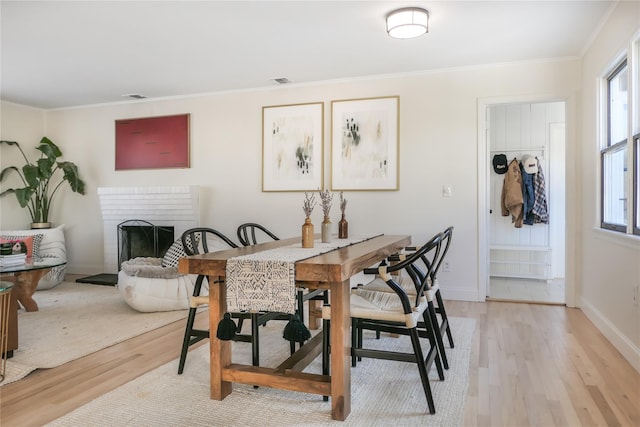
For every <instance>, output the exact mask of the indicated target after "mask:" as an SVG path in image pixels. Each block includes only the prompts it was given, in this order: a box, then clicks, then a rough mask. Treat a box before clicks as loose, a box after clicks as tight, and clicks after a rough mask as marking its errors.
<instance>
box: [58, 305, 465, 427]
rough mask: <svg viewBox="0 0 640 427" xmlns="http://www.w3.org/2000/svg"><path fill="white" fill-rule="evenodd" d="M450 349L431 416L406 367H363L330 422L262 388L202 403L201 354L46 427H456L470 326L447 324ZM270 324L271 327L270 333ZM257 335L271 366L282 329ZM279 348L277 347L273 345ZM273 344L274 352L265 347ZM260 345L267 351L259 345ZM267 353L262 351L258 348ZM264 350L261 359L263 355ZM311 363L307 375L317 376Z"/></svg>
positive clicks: (239, 355) (326, 409) (326, 414)
mask: <svg viewBox="0 0 640 427" xmlns="http://www.w3.org/2000/svg"><path fill="white" fill-rule="evenodd" d="M450 321H451V327H452V330H453V332H454V340H455V344H456V347H455V348H453V349H449V350H448V351H447V355H448V357H449V364H450V369H449V370H448V371H445V380H444V381H439V380H438V379H437V375H436V373H435V368H434V369H433V370H432V371H433V372H432V373H431V376H432V379H431V387H432V390H433V393H434V399H435V404H436V414H434V415H429V414H428V413H427V403H426V399H425V396H424V392H423V390H422V386H421V384H420V379H419V374H418V371H417V367H416V366H415V364H412V363H404V362H394V361H385V360H374V359H363V360H362V362H359V363H358V366H357V367H355V368H352V370H351V373H352V377H351V378H352V380H351V381H352V401H351V404H352V405H351V406H352V410H351V414H350V415H349V417H348V418H347V420H346V421H345V422H339V421H333V420H331V414H330V412H331V403H330V402H324V401H323V400H322V396H318V395H312V394H306V393H297V392H289V391H283V390H277V389H271V388H268V387H260V388H257V389H254V388H253V387H252V386H250V385H243V384H234V391H233V393H232V394H231V395H229V396H228V397H227V398H225V399H224V400H223V401H215V400H210V399H209V354H208V352H209V346H208V345H204V346H201V347H199V348H197V349H195V350H192V351H191V352H190V353H189V355H188V357H187V362H186V367H185V371H184V373H183V374H182V375H178V374H177V369H178V362H177V360H176V361H172V362H170V363H167V364H166V365H163V366H161V367H159V368H157V369H155V370H153V371H150V372H149V373H147V374H145V375H143V376H141V377H138V378H137V379H135V380H133V381H131V382H129V383H127V384H125V385H124V386H122V387H119V388H117V389H115V390H113V391H111V392H110V393H107V394H105V395H103V396H101V397H100V398H98V399H96V400H94V401H92V402H89V403H88V404H86V405H84V406H82V407H80V408H78V409H76V410H75V411H73V412H70V413H69V414H67V415H65V416H63V417H61V418H59V419H57V420H55V421H53V422H52V423H50V424H48V425H50V426H279V427H281V426H325V425H341V426H458V425H460V423H461V421H462V415H463V412H464V404H465V396H466V393H467V387H468V371H469V357H470V353H471V342H472V336H473V331H474V329H475V320H474V319H466V318H451V319H450ZM271 323H273V324H274V326H271ZM264 329H265V331H264V332H263V329H261V332H260V336H261V345H260V350H261V361H262V362H263V363H262V364H263V365H265V366H275V365H277V361H278V360H280V358H281V357H283V356H286V352H287V349H288V345H285V344H283V343H282V336H281V333H282V325H281V324H280V323H279V322H270V324H268V325H267V327H266V328H264ZM365 339H367V340H370V341H371V342H375V343H376V345H380V346H385V347H394V348H396V349H398V350H407V349H410V344H409V343H408V339H407V337H400V338H393V337H383V338H382V339H380V340H375V338H374V336H373V335H368V336H366V337H365ZM278 340H279V341H278ZM274 342H275V343H279V345H278V346H277V348H276V349H275V351H274V346H273V345H272V343H274ZM263 343H265V344H267V343H268V344H267V345H264V344H263ZM267 346H269V347H270V349H269V350H267V349H266V347H267ZM263 350H264V351H263ZM250 352H251V351H250V346H249V345H248V344H246V343H233V354H234V357H233V359H234V361H238V362H241V363H250ZM320 367H321V365H320V360H319V359H317V360H315V361H314V362H313V363H312V364H311V365H310V366H309V367H308V368H307V371H309V372H320Z"/></svg>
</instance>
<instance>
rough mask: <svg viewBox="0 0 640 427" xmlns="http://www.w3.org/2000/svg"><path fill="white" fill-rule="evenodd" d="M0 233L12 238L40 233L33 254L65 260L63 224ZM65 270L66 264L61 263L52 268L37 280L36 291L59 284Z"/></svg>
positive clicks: (65, 249)
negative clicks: (53, 226)
mask: <svg viewBox="0 0 640 427" xmlns="http://www.w3.org/2000/svg"><path fill="white" fill-rule="evenodd" d="M0 235H1V236H2V238H3V239H13V238H20V237H25V236H36V235H41V236H42V237H41V238H40V239H38V240H39V243H40V244H39V246H38V247H37V248H36V247H35V245H34V255H35V256H40V257H42V258H48V257H59V258H62V259H63V260H65V261H66V260H67V248H66V243H65V238H64V224H62V225H59V226H57V227H55V228H46V229H34V230H5V231H1V232H0ZM66 272H67V266H66V265H61V266H59V267H54V268H52V269H51V270H50V271H49V272H48V273H47V274H45V275H44V276H43V277H42V279H40V281H39V282H38V287H37V288H36V290H37V291H41V290H44V289H50V288H53V287H54V286H57V285H59V284H60V283H62V282H63V281H64V276H65V274H66Z"/></svg>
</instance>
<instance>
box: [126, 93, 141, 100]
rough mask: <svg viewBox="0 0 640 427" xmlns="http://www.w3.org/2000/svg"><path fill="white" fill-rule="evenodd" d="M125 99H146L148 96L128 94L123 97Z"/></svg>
mask: <svg viewBox="0 0 640 427" xmlns="http://www.w3.org/2000/svg"><path fill="white" fill-rule="evenodd" d="M122 96H123V97H125V98H132V99H145V98H146V96H144V95H140V94H139V93H128V94H126V95H122Z"/></svg>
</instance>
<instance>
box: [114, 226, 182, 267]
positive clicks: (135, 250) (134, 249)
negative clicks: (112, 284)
mask: <svg viewBox="0 0 640 427" xmlns="http://www.w3.org/2000/svg"><path fill="white" fill-rule="evenodd" d="M173 240H174V237H173V227H160V226H157V225H153V224H151V223H148V222H146V221H126V222H124V223H121V224H120V225H119V226H118V270H120V265H121V264H122V263H123V262H124V261H127V260H130V259H132V258H136V257H154V258H162V257H163V256H164V254H165V253H166V252H167V250H168V249H169V247H171V244H172V243H173Z"/></svg>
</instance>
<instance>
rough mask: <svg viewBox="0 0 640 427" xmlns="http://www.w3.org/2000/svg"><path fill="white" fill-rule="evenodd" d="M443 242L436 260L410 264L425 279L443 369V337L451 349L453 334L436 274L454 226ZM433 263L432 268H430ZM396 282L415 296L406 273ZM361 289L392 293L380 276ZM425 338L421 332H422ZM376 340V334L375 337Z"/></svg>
mask: <svg viewBox="0 0 640 427" xmlns="http://www.w3.org/2000/svg"><path fill="white" fill-rule="evenodd" d="M439 234H441V235H442V240H441V242H440V246H441V249H440V253H439V256H438V258H437V259H435V260H429V259H427V258H426V257H424V256H423V257H420V260H419V261H420V262H416V263H413V265H412V270H413V271H414V274H416V275H417V276H418V277H419V279H420V280H424V279H425V278H426V280H427V290H428V292H427V293H426V296H427V299H428V307H427V311H428V313H429V316H430V318H431V321H432V323H433V324H434V325H437V327H436V328H435V336H436V341H437V343H438V349H439V351H440V356H441V358H442V364H443V366H444V368H445V369H449V360H448V358H447V354H446V351H445V346H444V341H443V336H444V335H445V334H446V335H447V338H448V341H449V347H450V348H454V343H453V335H452V333H451V326H450V325H449V319H448V317H447V311H446V309H445V305H444V301H443V299H442V294H441V293H440V285H439V283H438V279H437V277H438V276H437V274H438V271H439V269H440V267H441V266H442V264H443V261H444V259H445V256H446V254H447V252H448V251H449V247H450V245H451V238H452V236H453V226H451V227H447V228H446V229H445V230H444V231H443V232H442V233H439ZM415 251H416V248H415V247H408V248H405V250H404V251H403V253H401V254H395V255H392V256H390V257H389V258H388V260H387V261H388V262H390V263H394V262H398V261H400V260H402V259H405V258H406V257H407V256H409V254H411V253H413V252H415ZM432 264H433V265H432ZM396 281H397V282H398V284H399V285H400V286H401V287H402V288H403V289H404V290H405V291H406V292H407V294H409V295H415V294H416V289H415V286H414V281H413V279H412V278H411V277H410V276H409V274H408V273H407V271H406V270H405V271H404V272H402V273H401V274H400V275H399V276H398V277H396ZM362 288H363V289H367V290H370V291H380V292H391V290H390V289H389V287H388V286H387V285H386V283H385V281H384V280H383V279H381V278H380V277H376V278H374V279H373V280H371V281H370V282H369V283H367V284H365V285H363V286H362ZM438 314H439V315H440V320H438V316H437V315H438ZM418 328H419V330H421V331H422V330H424V329H425V328H426V326H425V325H424V323H423V322H420V323H419V324H418ZM423 335H424V333H423ZM378 337H379V335H378Z"/></svg>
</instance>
